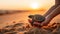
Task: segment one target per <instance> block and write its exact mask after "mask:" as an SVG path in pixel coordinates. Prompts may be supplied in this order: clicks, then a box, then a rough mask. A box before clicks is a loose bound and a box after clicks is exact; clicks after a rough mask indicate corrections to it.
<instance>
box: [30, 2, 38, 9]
mask: <svg viewBox="0 0 60 34" xmlns="http://www.w3.org/2000/svg"><path fill="white" fill-rule="evenodd" d="M30 8H33V9H38V8H39V4H38V3H37V2H33V3H31V4H30Z"/></svg>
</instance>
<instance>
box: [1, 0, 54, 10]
mask: <svg viewBox="0 0 60 34" xmlns="http://www.w3.org/2000/svg"><path fill="white" fill-rule="evenodd" d="M52 5H54V0H0V10H1V9H3V10H30V9H34V8H45V9H48V8H49V7H51V6H52Z"/></svg>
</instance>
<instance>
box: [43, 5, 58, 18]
mask: <svg viewBox="0 0 60 34" xmlns="http://www.w3.org/2000/svg"><path fill="white" fill-rule="evenodd" d="M57 6H58V5H54V6H52V7H51V8H50V9H49V10H48V11H47V12H46V13H45V14H44V16H45V17H46V16H47V15H49V14H50V13H51V12H52V11H53V10H54V9H55V8H56V7H57Z"/></svg>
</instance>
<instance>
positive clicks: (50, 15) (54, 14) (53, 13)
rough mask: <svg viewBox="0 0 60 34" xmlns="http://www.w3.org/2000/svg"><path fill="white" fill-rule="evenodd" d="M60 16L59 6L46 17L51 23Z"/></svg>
mask: <svg viewBox="0 0 60 34" xmlns="http://www.w3.org/2000/svg"><path fill="white" fill-rule="evenodd" d="M58 14H60V6H58V7H57V8H56V9H54V10H53V11H52V12H51V13H50V14H49V15H47V16H46V18H47V19H48V21H50V20H51V19H52V18H54V17H55V16H57V15H58Z"/></svg>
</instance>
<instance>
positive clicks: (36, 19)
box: [30, 14, 45, 22]
mask: <svg viewBox="0 0 60 34" xmlns="http://www.w3.org/2000/svg"><path fill="white" fill-rule="evenodd" d="M30 17H31V18H32V19H33V20H35V21H38V22H43V21H44V20H45V17H44V16H42V15H39V14H36V15H30Z"/></svg>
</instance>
